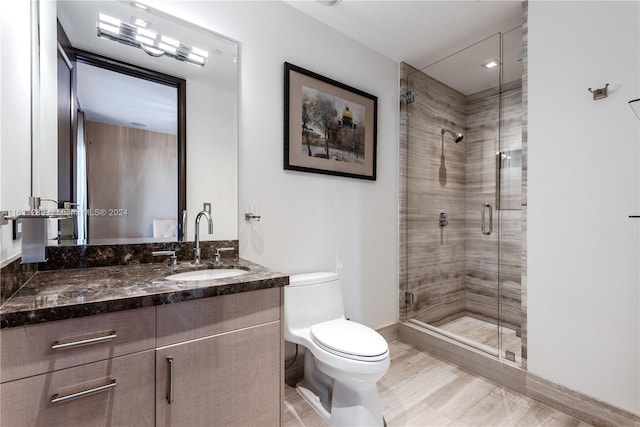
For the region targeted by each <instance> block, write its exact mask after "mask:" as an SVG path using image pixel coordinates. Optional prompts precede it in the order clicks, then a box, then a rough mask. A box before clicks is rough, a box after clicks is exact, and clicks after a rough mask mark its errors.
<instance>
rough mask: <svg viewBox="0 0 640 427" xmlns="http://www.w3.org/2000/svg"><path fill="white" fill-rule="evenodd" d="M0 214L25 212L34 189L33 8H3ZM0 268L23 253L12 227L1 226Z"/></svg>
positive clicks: (0, 11)
mask: <svg viewBox="0 0 640 427" xmlns="http://www.w3.org/2000/svg"><path fill="white" fill-rule="evenodd" d="M0 19H1V23H0V31H1V32H0V53H1V55H0V58H1V61H2V63H1V66H0V95H1V99H2V104H1V108H0V111H2V119H1V121H0V135H1V136H0V137H1V141H0V142H1V146H0V162H1V164H2V170H1V172H0V210H10V209H26V208H28V198H27V196H28V195H29V194H30V186H31V122H30V117H31V116H30V111H31V104H30V103H31V77H30V75H31V74H30V73H31V59H30V51H31V44H30V43H31V42H30V31H31V30H30V4H29V2H11V3H10V4H6V5H5V4H3V5H2V7H1V8H0ZM0 238H1V243H0V264H2V263H3V262H5V261H7V260H9V259H10V258H12V257H14V256H16V255H17V254H19V253H20V241H19V240H17V241H15V242H14V241H13V240H12V232H11V225H3V226H0Z"/></svg>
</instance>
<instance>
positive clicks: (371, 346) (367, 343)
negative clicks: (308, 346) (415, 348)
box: [310, 319, 389, 362]
mask: <svg viewBox="0 0 640 427" xmlns="http://www.w3.org/2000/svg"><path fill="white" fill-rule="evenodd" d="M310 332H311V334H310V335H311V339H312V340H313V342H314V343H316V344H317V345H318V346H319V347H321V348H322V349H323V350H326V351H328V352H330V353H333V354H336V355H338V356H341V357H345V358H348V359H353V360H362V361H368V362H376V361H379V360H383V359H385V358H387V357H389V346H388V345H387V342H386V341H385V339H384V338H382V336H381V335H380V334H378V333H377V332H376V331H374V330H373V329H371V328H368V327H367V326H364V325H361V324H359V323H356V322H350V321H348V320H346V319H335V320H330V321H328V322H322V323H318V324H316V325H313V326H311V328H310Z"/></svg>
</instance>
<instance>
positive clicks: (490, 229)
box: [480, 203, 493, 236]
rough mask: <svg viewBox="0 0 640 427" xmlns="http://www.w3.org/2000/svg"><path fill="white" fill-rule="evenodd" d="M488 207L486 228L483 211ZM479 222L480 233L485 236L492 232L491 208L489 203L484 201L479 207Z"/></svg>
mask: <svg viewBox="0 0 640 427" xmlns="http://www.w3.org/2000/svg"><path fill="white" fill-rule="evenodd" d="M487 208H489V229H488V230H487V219H486V215H485V211H486V210H487ZM480 223H481V227H482V234H484V235H485V236H489V235H491V233H493V208H492V207H491V205H490V204H488V203H485V204H484V205H482V206H481V207H480Z"/></svg>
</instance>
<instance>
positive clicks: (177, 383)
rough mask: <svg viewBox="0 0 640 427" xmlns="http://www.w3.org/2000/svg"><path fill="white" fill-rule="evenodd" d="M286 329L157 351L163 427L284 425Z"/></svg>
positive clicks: (269, 327) (263, 328)
mask: <svg viewBox="0 0 640 427" xmlns="http://www.w3.org/2000/svg"><path fill="white" fill-rule="evenodd" d="M279 338H280V324H279V322H272V323H267V324H263V325H260V326H254V327H250V328H246V329H241V330H238V331H233V332H227V333H223V334H220V335H215V336H212V337H207V338H202V339H198V340H194V341H189V342H186V343H181V344H174V345H171V346H167V347H162V348H159V349H158V350H157V351H156V374H157V375H156V381H157V383H156V425H157V426H241V427H248V426H278V425H280V373H279V372H278V366H280V362H279V360H280V357H279V356H280V343H279Z"/></svg>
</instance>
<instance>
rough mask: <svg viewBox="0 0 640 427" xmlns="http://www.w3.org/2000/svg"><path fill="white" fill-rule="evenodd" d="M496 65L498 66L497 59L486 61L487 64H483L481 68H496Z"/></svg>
mask: <svg viewBox="0 0 640 427" xmlns="http://www.w3.org/2000/svg"><path fill="white" fill-rule="evenodd" d="M498 64H499V62H498V60H497V59H492V60H491V61H488V62H485V63H484V64H482V66H483V67H484V68H488V69H491V68H495V67H497V66H498Z"/></svg>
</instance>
